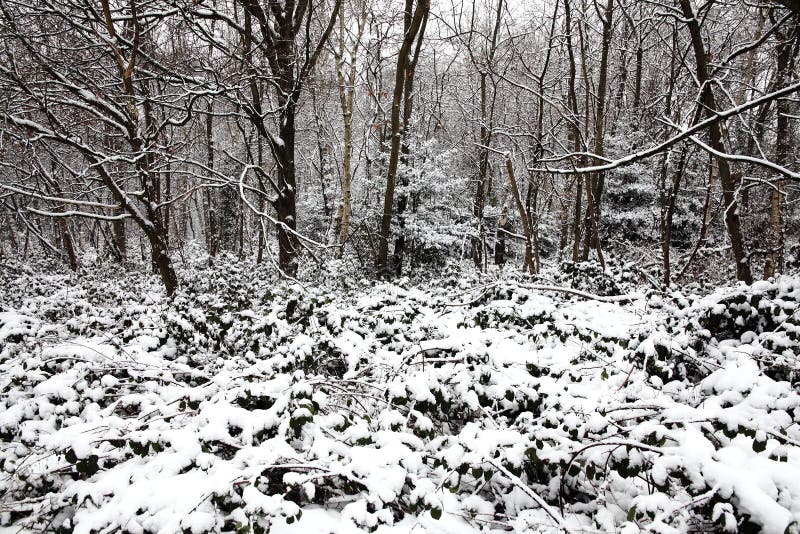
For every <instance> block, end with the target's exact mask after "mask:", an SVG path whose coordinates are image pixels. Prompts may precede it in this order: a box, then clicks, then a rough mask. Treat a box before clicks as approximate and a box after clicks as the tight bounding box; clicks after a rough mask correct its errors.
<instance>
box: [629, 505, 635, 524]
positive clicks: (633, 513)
mask: <svg viewBox="0 0 800 534" xmlns="http://www.w3.org/2000/svg"><path fill="white" fill-rule="evenodd" d="M635 519H636V506H631V509H630V510H628V521H631V522H632V521H634V520H635Z"/></svg>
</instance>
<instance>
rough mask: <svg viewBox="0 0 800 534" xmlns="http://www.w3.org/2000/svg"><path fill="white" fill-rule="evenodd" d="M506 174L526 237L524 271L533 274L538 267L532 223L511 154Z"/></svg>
mask: <svg viewBox="0 0 800 534" xmlns="http://www.w3.org/2000/svg"><path fill="white" fill-rule="evenodd" d="M506 172H507V173H508V183H509V185H510V186H511V194H512V195H514V202H515V203H516V205H517V211H518V212H519V219H520V221H521V222H522V231H523V233H524V235H525V259H524V262H523V265H522V271H523V272H526V271H527V272H529V273H530V274H533V273H535V272H536V266H535V264H534V262H533V237H532V235H531V223H530V221H529V220H528V214H527V213H526V212H525V206H524V205H523V203H522V197H521V196H520V193H519V187H518V186H517V179H516V177H515V175H514V163H513V162H512V161H511V155H510V154H507V155H506Z"/></svg>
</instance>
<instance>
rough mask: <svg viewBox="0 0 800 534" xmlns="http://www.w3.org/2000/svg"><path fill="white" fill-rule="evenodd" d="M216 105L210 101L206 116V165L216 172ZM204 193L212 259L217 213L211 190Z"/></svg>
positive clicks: (205, 224)
mask: <svg viewBox="0 0 800 534" xmlns="http://www.w3.org/2000/svg"><path fill="white" fill-rule="evenodd" d="M213 112H214V103H213V101H211V100H209V102H208V110H207V115H206V131H205V133H206V150H207V151H208V152H207V155H206V165H207V166H208V168H209V169H211V170H214V115H213ZM202 191H203V193H202V195H203V226H204V229H205V234H206V252H208V254H209V255H210V256H212V257H214V256H216V255H217V243H218V240H217V213H216V211H215V209H216V208H215V206H214V198H213V197H212V196H211V189H210V188H208V187H204V188H203V189H202Z"/></svg>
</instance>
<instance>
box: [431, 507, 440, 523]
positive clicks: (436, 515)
mask: <svg viewBox="0 0 800 534" xmlns="http://www.w3.org/2000/svg"><path fill="white" fill-rule="evenodd" d="M431 517H432V518H434V519H437V520H438V519H441V517H442V509H441V508H431Z"/></svg>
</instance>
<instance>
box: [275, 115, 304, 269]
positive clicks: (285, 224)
mask: <svg viewBox="0 0 800 534" xmlns="http://www.w3.org/2000/svg"><path fill="white" fill-rule="evenodd" d="M296 105H297V104H296V103H295V102H294V101H293V100H289V101H288V102H286V103H285V104H284V108H283V109H284V112H283V114H282V116H281V126H280V140H281V143H280V144H279V145H278V146H276V148H275V154H276V159H277V164H278V196H277V198H276V200H275V202H274V204H273V206H274V207H275V213H276V219H277V224H276V230H277V234H278V267H279V268H280V269H281V271H283V272H284V273H285V274H286V275H288V276H292V277H294V276H295V275H297V256H298V252H299V247H300V241H299V239H298V237H297V219H296V218H297V203H296V198H297V180H296V175H295V172H296V169H295V161H294V157H295V106H296Z"/></svg>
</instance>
